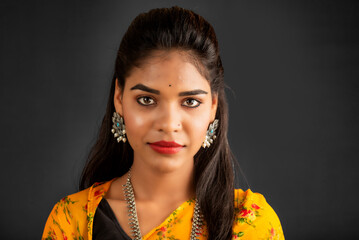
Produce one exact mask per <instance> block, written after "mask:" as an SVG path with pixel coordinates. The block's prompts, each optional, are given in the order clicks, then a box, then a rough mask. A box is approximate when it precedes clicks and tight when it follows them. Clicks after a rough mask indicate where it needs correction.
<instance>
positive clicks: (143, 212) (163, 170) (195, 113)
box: [105, 50, 218, 236]
mask: <svg viewBox="0 0 359 240" xmlns="http://www.w3.org/2000/svg"><path fill="white" fill-rule="evenodd" d="M138 84H142V85H144V86H146V87H148V88H151V89H155V90H156V91H158V92H157V93H158V94H155V93H150V92H147V91H144V90H141V89H133V87H134V86H136V85H137V86H138ZM193 90H201V91H203V92H206V94H205V93H201V92H200V93H199V94H195V95H189V96H180V95H181V94H180V93H182V95H183V92H188V91H193ZM192 94H193V93H192ZM217 101H218V98H217V96H216V95H212V94H211V88H210V85H209V82H208V81H207V80H206V79H205V78H204V77H203V76H202V75H201V74H200V73H199V72H198V70H197V69H196V67H195V66H194V65H193V64H192V63H190V62H189V61H188V55H186V54H185V53H183V52H178V51H175V50H172V51H169V52H163V51H156V52H154V53H153V55H152V56H151V57H150V58H149V59H146V61H145V63H144V64H143V65H142V66H141V67H140V68H134V69H132V71H131V74H130V75H129V77H128V78H126V79H125V87H124V89H123V90H122V89H120V87H119V86H118V84H117V82H116V90H115V95H114V105H115V108H116V111H117V112H118V113H119V114H120V115H121V116H123V118H124V122H125V125H126V135H127V140H128V141H129V143H130V145H131V147H132V148H133V150H134V160H133V165H132V168H131V182H132V185H133V188H134V192H135V197H136V207H137V214H138V219H139V225H140V230H141V233H142V235H143V236H144V235H145V234H147V233H148V232H149V231H150V230H152V229H153V228H155V227H156V226H158V225H160V224H161V223H162V222H163V221H164V220H165V219H166V218H167V217H168V216H169V215H170V214H171V213H172V212H173V211H174V210H175V209H176V208H177V207H178V206H179V205H181V204H182V203H183V202H184V201H186V200H188V199H190V198H191V197H194V193H195V190H194V187H193V186H194V184H193V181H192V176H193V167H194V160H193V157H194V155H195V154H196V153H197V152H198V150H199V149H200V147H201V145H202V143H203V140H204V139H205V135H206V131H207V129H208V125H209V124H210V123H211V122H213V121H214V119H215V114H216V110H217ZM161 140H164V141H175V142H176V143H179V144H181V145H183V146H184V147H183V148H182V149H181V151H179V152H178V153H176V154H161V153H158V152H156V151H154V150H153V149H152V148H151V147H150V146H149V143H153V142H157V141H161ZM120 144H121V143H120ZM126 178H127V175H125V176H122V177H120V178H118V179H116V180H115V181H114V182H113V183H112V184H111V187H110V189H109V191H108V193H107V194H106V196H105V198H106V199H107V201H108V202H109V204H110V206H111V208H112V209H113V211H114V213H115V215H116V217H117V219H118V221H119V223H120V225H121V226H122V228H123V229H124V231H125V232H126V233H127V234H128V235H129V236H131V234H130V229H129V226H128V216H127V208H126V201H125V199H124V196H123V190H122V186H121V185H122V184H124V183H125V181H126Z"/></svg>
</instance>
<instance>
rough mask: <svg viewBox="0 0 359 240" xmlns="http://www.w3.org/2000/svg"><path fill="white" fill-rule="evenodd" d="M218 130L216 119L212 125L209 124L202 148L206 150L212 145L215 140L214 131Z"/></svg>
mask: <svg viewBox="0 0 359 240" xmlns="http://www.w3.org/2000/svg"><path fill="white" fill-rule="evenodd" d="M217 128H218V119H215V120H214V121H213V123H211V124H209V127H208V130H207V133H206V139H205V140H204V142H203V144H202V147H203V148H206V147H209V146H211V144H212V143H213V140H214V139H216V137H217V136H216V135H215V134H216V130H217Z"/></svg>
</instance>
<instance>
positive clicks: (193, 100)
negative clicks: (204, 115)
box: [182, 98, 201, 108]
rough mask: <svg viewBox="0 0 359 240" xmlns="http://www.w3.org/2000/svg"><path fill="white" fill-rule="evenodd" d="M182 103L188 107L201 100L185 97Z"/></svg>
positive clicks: (198, 103) (199, 103)
mask: <svg viewBox="0 0 359 240" xmlns="http://www.w3.org/2000/svg"><path fill="white" fill-rule="evenodd" d="M182 105H183V106H186V107H190V108H196V107H198V106H199V105H201V102H200V101H198V100H196V99H194V98H187V99H186V100H185V101H184V103H183V104H182Z"/></svg>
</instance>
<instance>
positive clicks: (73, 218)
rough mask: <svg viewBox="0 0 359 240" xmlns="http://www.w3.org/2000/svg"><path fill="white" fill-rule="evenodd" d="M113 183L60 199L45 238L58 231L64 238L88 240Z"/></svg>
mask: <svg viewBox="0 0 359 240" xmlns="http://www.w3.org/2000/svg"><path fill="white" fill-rule="evenodd" d="M112 181H113V180H110V181H107V182H102V183H95V184H93V185H92V186H91V187H89V188H86V189H84V190H82V191H79V192H76V193H73V194H70V195H67V196H65V197H63V198H62V199H60V200H59V201H58V202H57V203H56V204H55V205H54V207H53V209H52V211H51V213H50V215H49V217H48V219H47V222H46V225H45V229H44V233H43V234H44V235H43V238H47V237H48V235H49V234H50V235H51V234H55V233H56V231H55V230H56V229H57V231H58V233H60V234H61V235H63V236H66V237H82V238H79V239H86V238H87V235H88V231H89V230H91V229H92V222H93V217H94V214H95V211H96V208H97V206H98V204H99V202H100V201H101V199H102V198H103V196H105V194H106V192H107V190H108V188H109V186H110V184H111V182H112ZM85 236H86V238H84V237H85ZM50 239H51V238H50ZM76 239H77V238H76Z"/></svg>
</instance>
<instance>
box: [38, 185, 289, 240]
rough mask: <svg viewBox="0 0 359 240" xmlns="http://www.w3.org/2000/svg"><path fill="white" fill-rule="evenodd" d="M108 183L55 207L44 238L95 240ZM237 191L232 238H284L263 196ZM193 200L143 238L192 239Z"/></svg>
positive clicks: (155, 239)
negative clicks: (95, 225)
mask: <svg viewBox="0 0 359 240" xmlns="http://www.w3.org/2000/svg"><path fill="white" fill-rule="evenodd" d="M114 180H115V179H112V180H110V181H108V182H103V183H95V184H94V185H92V186H91V187H89V188H87V189H85V190H82V191H80V192H77V193H75V194H72V195H69V196H67V197H64V198H63V199H61V200H60V201H59V202H57V203H56V204H55V206H54V207H53V209H52V211H51V213H50V215H49V217H48V219H47V222H46V225H45V229H44V232H43V235H42V239H46V240H50V239H51V240H52V239H64V240H70V239H75V240H92V229H93V220H94V215H95V212H96V209H97V206H98V204H99V203H100V201H101V199H102V198H103V197H104V196H105V194H106V192H107V190H108V189H109V187H110V185H111V183H112V181H114ZM234 191H235V199H234V200H235V201H234V204H235V220H234V223H233V234H232V239H237V240H241V239H243V240H244V239H270V240H272V239H273V240H274V239H276V240H277V239H281V240H282V239H284V235H283V231H282V227H281V224H280V221H279V219H278V216H277V214H276V213H275V212H274V210H273V209H272V208H271V206H270V205H269V204H268V203H267V202H266V200H265V198H264V197H263V195H261V194H259V193H253V192H252V191H251V190H250V189H248V190H247V191H245V192H244V191H243V190H241V189H236V190H234ZM193 210H194V200H193V199H191V200H188V201H186V202H184V203H182V204H181V206H179V207H178V208H177V209H176V210H175V211H174V212H173V213H172V214H171V215H170V216H169V217H168V218H167V219H166V220H165V221H164V222H163V223H162V224H160V225H159V226H158V227H156V228H154V229H152V230H151V231H150V232H149V233H147V234H146V235H145V236H143V239H145V240H162V239H189V237H190V234H191V226H192V222H191V221H192V217H193ZM198 239H201V240H202V239H207V229H206V226H205V225H204V226H202V230H201V233H200V235H199V237H198Z"/></svg>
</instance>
